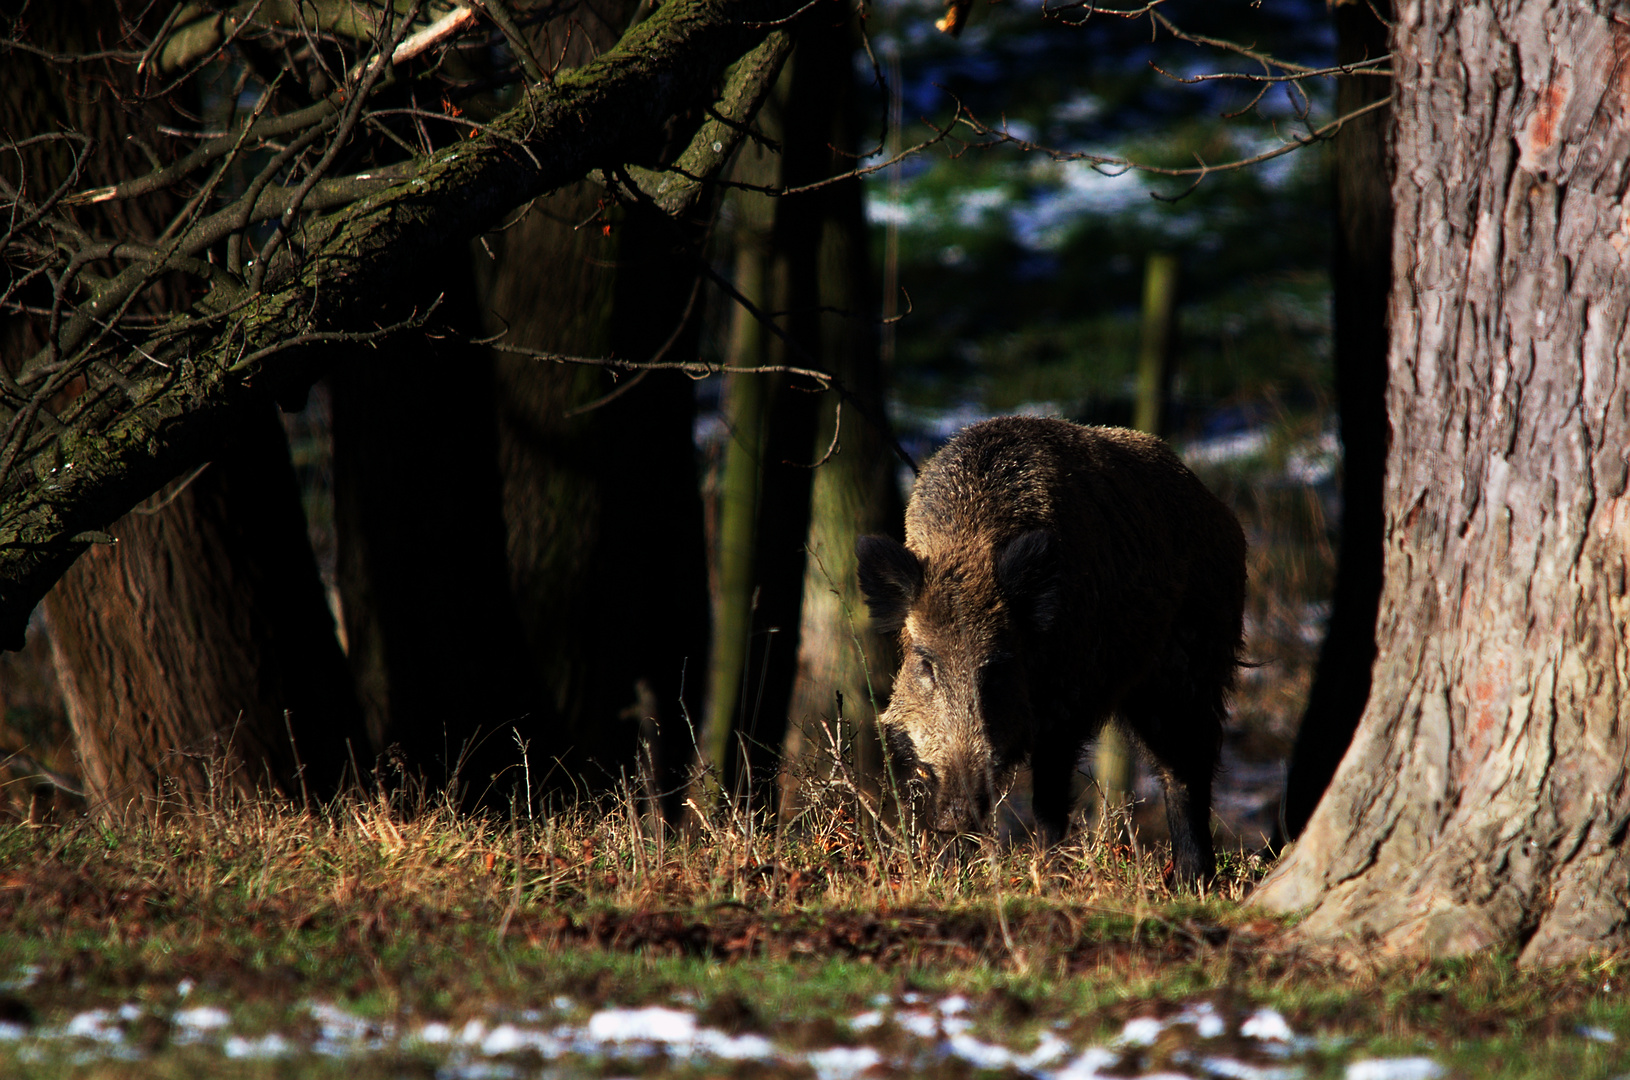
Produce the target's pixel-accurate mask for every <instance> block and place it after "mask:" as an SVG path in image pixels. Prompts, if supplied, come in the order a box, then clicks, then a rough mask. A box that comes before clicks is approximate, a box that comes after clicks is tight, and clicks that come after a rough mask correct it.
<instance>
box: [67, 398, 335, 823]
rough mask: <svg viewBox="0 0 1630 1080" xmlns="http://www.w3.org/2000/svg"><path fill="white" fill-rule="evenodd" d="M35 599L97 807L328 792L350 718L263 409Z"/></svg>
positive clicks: (283, 452) (312, 564)
mask: <svg viewBox="0 0 1630 1080" xmlns="http://www.w3.org/2000/svg"><path fill="white" fill-rule="evenodd" d="M111 531H112V533H113V535H114V536H115V537H117V538H118V542H117V543H115V544H99V545H97V546H96V547H95V548H93V549H92V550H91V551H89V552H87V553H86V554H85V555H84V556H83V557H81V558H80V560H79V561H78V562H77V563H75V564H74V566H73V568H72V569H71V570H70V571H69V572H68V574H67V575H66V576H65V577H64V578H63V579H62V581H61V582H60V583H58V585H57V587H56V588H55V589H53V590H52V591H51V593H50V595H49V596H47V597H46V601H45V610H46V617H47V619H48V621H49V626H50V636H51V644H52V649H53V652H54V654H55V657H56V668H57V677H58V679H59V680H60V682H61V684H62V689H63V696H64V699H65V701H66V704H67V709H68V719H69V722H70V723H71V724H72V726H73V729H74V735H75V740H76V742H77V745H78V752H79V758H80V764H81V767H82V769H83V771H84V781H85V785H86V789H87V792H88V794H89V795H90V797H91V799H92V801H93V803H97V804H101V805H102V807H103V808H104V809H108V810H118V809H119V808H121V807H123V806H125V805H127V804H129V803H131V802H140V801H142V800H144V799H148V798H159V799H163V800H165V801H176V802H191V801H197V800H202V799H205V798H208V797H211V796H213V795H216V794H219V793H222V792H223V791H225V790H228V789H230V790H234V791H239V792H249V791H253V790H256V789H260V788H264V787H266V786H271V787H273V788H274V789H276V790H281V791H283V792H285V793H288V794H292V795H301V794H303V793H304V794H310V795H312V796H315V797H325V796H327V795H330V794H332V793H333V792H334V791H336V790H337V789H338V787H339V785H340V782H341V780H342V779H343V777H344V774H345V772H346V770H347V769H348V768H349V767H350V764H351V761H352V760H353V758H354V757H365V756H366V746H365V745H363V740H364V735H363V729H362V723H361V717H360V715H359V713H358V711H357V707H356V701H355V698H354V697H353V695H352V690H351V682H350V676H349V674H348V673H347V672H346V670H345V658H344V656H343V655H342V654H341V652H340V648H339V643H338V641H337V640H336V639H335V637H334V621H333V617H332V615H330V613H329V610H328V603H327V600H326V599H325V597H324V595H323V589H322V584H321V581H320V579H319V578H318V576H317V564H316V560H315V559H314V558H313V557H312V554H311V547H310V544H309V542H308V540H307V538H306V529H305V522H304V517H303V516H302V513H301V509H300V492H299V490H298V487H297V486H296V483H295V478H294V471H293V468H292V467H291V466H290V464H289V456H288V448H287V444H286V442H285V440H284V435H283V429H282V426H281V425H280V424H279V423H278V420H277V417H276V416H275V415H274V414H273V413H272V412H271V410H270V408H269V407H268V408H267V409H264V410H262V411H261V412H259V413H258V414H256V415H255V418H254V423H253V426H252V427H251V428H250V429H249V430H247V431H245V432H244V433H243V435H242V438H241V440H240V443H239V445H238V446H237V447H236V448H235V449H234V450H233V451H232V452H231V453H228V454H225V455H222V456H221V457H220V458H218V459H217V460H216V461H215V462H213V463H211V464H210V465H209V466H208V467H207V468H205V469H204V471H203V472H201V473H199V474H197V475H196V477H195V478H193V479H192V481H191V482H190V483H185V482H183V483H181V484H177V485H174V486H173V487H172V489H171V491H170V493H169V494H167V495H162V496H159V497H156V498H155V499H154V500H151V501H150V505H147V506H143V507H138V508H137V509H136V510H135V511H133V512H131V513H130V514H129V515H127V516H126V517H125V518H124V519H123V520H121V521H120V522H118V523H117V524H115V525H114V527H113V528H112V530H111Z"/></svg>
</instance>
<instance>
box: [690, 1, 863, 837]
mask: <svg viewBox="0 0 1630 1080" xmlns="http://www.w3.org/2000/svg"><path fill="white" fill-rule="evenodd" d="M846 27H847V22H846V19H845V16H844V14H843V12H842V11H841V10H839V9H838V8H837V6H836V5H822V6H820V7H818V8H816V9H814V10H813V11H812V12H811V13H810V15H809V17H808V22H807V23H806V24H805V27H804V30H803V32H802V33H801V34H800V37H799V44H798V47H797V49H796V50H795V52H794V53H793V56H792V59H791V60H790V61H789V64H788V67H787V68H786V69H785V70H784V71H783V72H782V75H781V81H780V83H779V84H778V87H777V91H776V93H775V94H774V95H773V96H772V99H771V101H770V102H769V103H768V104H767V105H766V107H765V108H764V110H762V111H761V112H760V114H759V117H760V123H759V127H760V129H761V131H762V133H763V134H764V136H765V140H766V142H748V143H745V144H744V145H743V148H742V152H741V156H740V158H739V159H738V163H737V166H736V169H737V174H738V176H739V177H741V178H742V179H744V180H745V181H747V182H749V183H755V184H759V185H774V186H780V187H787V188H792V187H800V186H803V185H806V184H810V183H814V182H817V181H819V180H822V179H825V178H826V177H829V176H831V175H833V174H834V173H835V172H839V171H843V170H845V169H848V168H851V167H852V165H851V164H844V165H842V166H836V165H835V162H836V161H841V160H845V159H843V158H841V157H839V156H835V155H834V153H833V149H832V148H833V146H834V145H835V146H838V147H843V146H846V145H847V141H846V140H847V135H846V134H844V133H843V131H842V129H843V127H844V126H846V124H847V120H846V118H844V117H843V110H844V101H845V100H846V98H847V93H848V91H847V85H846V84H847V80H848V78H849V72H848V67H847V57H848V55H849V53H848V48H847V37H846V34H847V30H846ZM766 143H774V144H776V145H777V146H778V147H779V153H777V152H775V151H773V150H771V149H770V148H769V146H768V145H766ZM844 197H845V196H844V195H843V194H842V191H841V189H838V188H834V189H822V190H820V191H817V192H812V193H808V194H802V195H795V196H788V197H784V198H776V199H770V198H767V197H766V196H764V195H761V194H757V193H752V192H743V193H741V194H740V197H739V199H738V201H737V225H736V229H735V232H734V240H735V243H736V247H737V257H736V274H737V287H738V289H739V290H740V291H741V292H742V293H743V294H744V295H746V296H747V297H748V298H749V299H750V300H752V301H753V303H754V304H755V305H756V306H757V307H758V308H759V310H760V312H761V313H766V314H769V315H772V316H773V318H774V321H775V325H776V327H777V328H779V329H780V331H781V332H782V333H783V334H785V335H786V336H785V338H783V337H782V336H781V334H777V333H776V332H774V331H773V330H771V329H770V328H769V327H767V326H765V325H762V323H761V321H760V318H759V316H756V315H754V314H753V313H751V312H749V311H747V310H745V309H743V308H738V310H737V311H736V312H735V314H734V320H735V324H734V331H733V334H732V338H731V342H732V344H731V350H732V356H731V359H732V362H733V363H736V364H743V365H781V364H787V365H793V366H797V367H810V366H817V367H826V369H827V370H835V369H833V368H832V367H830V366H827V365H828V364H829V363H830V358H831V357H832V355H833V354H832V351H831V350H830V349H829V348H827V347H826V345H825V344H824V343H823V333H825V332H826V330H825V327H823V323H825V324H826V326H830V325H831V323H830V320H828V319H826V317H824V316H823V315H822V313H821V310H820V309H821V305H822V304H823V303H831V302H832V301H833V299H834V298H835V295H836V293H835V292H834V291H833V290H837V291H842V290H843V289H844V288H853V287H854V286H855V280H854V279H851V280H850V281H849V282H848V283H847V284H846V285H845V284H839V283H838V282H837V281H836V278H837V276H838V275H839V274H843V273H854V272H856V270H857V268H856V267H855V266H854V265H853V264H852V263H851V264H849V265H847V266H844V267H843V269H841V270H840V269H838V267H839V266H840V265H841V264H843V263H844V262H845V260H846V259H847V258H848V256H847V255H846V254H845V253H844V251H843V247H844V245H845V244H846V242H847V241H845V240H844V239H843V238H842V237H841V236H839V235H838V234H836V233H834V232H833V228H834V221H835V219H834V216H833V215H834V213H835V208H836V207H837V206H839V205H841V204H840V203H839V202H838V201H835V200H841V199H842V198H844ZM849 197H852V198H854V199H856V206H857V207H858V192H855V193H853V194H852V195H851V196H849ZM823 261H824V268H823ZM860 269H862V270H863V268H860ZM823 278H824V280H825V282H826V284H827V291H826V292H824V293H823ZM861 280H863V278H862V279H861ZM844 310H845V311H850V310H852V309H851V308H848V307H845V308H844ZM862 310H864V308H863V309H862ZM788 339H790V341H791V342H793V343H795V345H789V344H788ZM873 350H874V352H875V347H873ZM850 363H851V361H849V360H846V361H845V365H846V366H848V365H849V364H850ZM860 363H861V364H862V366H863V365H864V360H863V359H862V360H861V361H860ZM811 389H812V388H811V387H810V386H809V385H808V381H807V380H796V379H790V378H788V377H785V376H780V375H743V376H734V377H732V381H731V387H730V391H729V395H728V400H727V403H726V414H727V415H726V425H727V427H728V429H729V431H730V442H729V445H728V447H727V449H726V453H725V463H724V474H723V477H722V482H721V506H720V510H719V522H720V527H719V536H718V548H719V558H720V560H721V561H720V568H719V574H718V580H719V583H720V584H719V591H718V596H717V597H716V598H715V603H714V611H715V626H716V627H717V632H716V634H715V638H714V652H713V665H714V666H713V674H712V678H711V680H710V683H709V704H708V717H707V728H706V732H707V735H706V746H705V748H704V749H705V753H706V755H707V761H708V764H709V765H710V767H711V768H712V769H713V770H714V771H715V775H716V776H717V777H718V779H719V781H720V782H721V783H722V784H723V785H724V786H725V788H726V789H727V791H729V792H731V793H733V794H735V793H741V792H745V791H748V790H749V786H748V784H749V780H750V782H751V783H750V790H751V793H752V794H753V795H754V796H755V797H756V798H758V799H760V800H763V799H767V798H772V797H773V791H774V786H773V785H774V782H775V781H776V778H777V776H778V774H779V771H780V764H781V756H782V751H783V747H784V744H785V741H786V738H787V732H788V715H789V708H791V709H792V710H793V712H794V715H798V714H799V710H800V709H801V708H802V706H800V705H797V704H794V703H793V695H794V684H795V682H796V681H797V680H798V678H799V670H800V655H801V650H802V649H803V645H802V640H803V639H802V634H801V627H803V626H804V625H805V624H804V619H803V615H802V607H803V601H804V598H805V596H806V595H807V588H806V578H805V575H806V566H807V565H808V564H807V563H806V558H805V548H806V544H808V543H809V540H810V533H809V529H810V521H811V510H810V496H811V490H812V483H813V484H814V485H815V486H819V485H820V483H821V481H820V480H818V479H817V477H818V475H819V473H820V469H815V470H812V469H811V468H810V466H811V465H812V464H813V463H815V462H816V461H818V460H820V458H821V457H822V455H823V454H824V453H825V450H826V445H827V444H826V443H822V444H821V446H820V448H819V449H818V450H817V449H814V444H815V443H816V442H817V441H818V440H817V439H816V428H817V417H816V413H817V408H818V405H819V403H818V399H817V397H816V395H814V394H812V393H810V392H809V391H810V390H811ZM825 407H826V408H828V409H829V408H830V404H828V405H826V406H825ZM875 415H881V410H876V411H875ZM858 419H859V418H858V417H855V416H854V415H853V413H852V412H851V413H850V419H849V421H846V422H847V423H853V422H855V421H858ZM829 441H830V429H828V442H829ZM824 467H825V466H822V468H824ZM810 572H813V573H819V572H820V571H819V570H813V571H810ZM806 628H807V627H806ZM824 629H830V627H825V628H823V630H824ZM817 696H822V697H823V698H824V695H820V694H818V695H817ZM821 708H822V709H823V710H825V711H827V712H828V713H829V712H830V706H826V705H824V704H823V705H822V706H821ZM744 750H745V753H743V751H744ZM762 804H763V803H762V801H761V803H760V805H762Z"/></svg>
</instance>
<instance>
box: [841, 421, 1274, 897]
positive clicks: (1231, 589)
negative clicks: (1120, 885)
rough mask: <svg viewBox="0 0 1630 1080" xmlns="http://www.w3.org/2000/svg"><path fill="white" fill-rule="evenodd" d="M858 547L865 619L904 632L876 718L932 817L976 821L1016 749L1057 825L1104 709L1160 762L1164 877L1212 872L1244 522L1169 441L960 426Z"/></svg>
mask: <svg viewBox="0 0 1630 1080" xmlns="http://www.w3.org/2000/svg"><path fill="white" fill-rule="evenodd" d="M858 553H859V555H860V575H861V584H862V587H863V589H864V590H865V592H866V594H867V600H868V603H869V604H870V606H871V609H872V613H873V620H874V625H875V626H876V627H877V628H878V629H880V630H890V629H893V628H899V629H900V631H901V645H902V653H903V655H904V658H905V660H904V663H903V665H902V667H901V670H900V673H899V675H898V676H897V678H896V680H895V684H894V693H893V697H892V700H891V702H890V705H889V708H888V710H887V711H886V713H885V714H884V716H883V717H882V722H883V724H884V725H885V728H886V729H889V731H890V733H891V735H892V738H891V742H892V743H893V744H894V745H897V746H900V745H905V746H908V747H909V751H910V754H911V756H913V757H914V758H915V761H914V762H911V763H910V764H911V765H912V766H914V771H915V775H916V776H917V777H918V779H919V780H920V781H921V782H922V783H923V784H924V785H926V787H927V789H928V791H929V797H928V807H929V818H928V820H929V823H930V824H931V825H933V826H934V827H935V828H937V829H942V830H964V829H970V828H978V827H981V826H982V825H983V823H984V822H985V819H986V816H987V815H988V813H989V811H990V808H991V806H992V804H993V803H994V801H995V798H996V794H997V792H998V791H999V790H1001V788H1002V787H1003V786H1004V785H1005V784H1006V782H1007V779H1008V778H1009V777H1010V776H1011V774H1012V772H1013V770H1014V769H1015V768H1016V767H1017V766H1018V765H1019V764H1021V763H1022V762H1024V761H1025V760H1027V759H1028V760H1029V761H1030V763H1031V767H1032V772H1033V775H1034V778H1035V800H1034V803H1035V810H1036V815H1037V817H1038V819H1039V820H1040V821H1041V823H1042V824H1043V826H1044V827H1046V828H1047V829H1048V831H1049V832H1050V833H1051V834H1052V835H1053V836H1054V837H1055V838H1056V837H1057V836H1060V835H1062V833H1063V831H1064V828H1065V827H1066V825H1067V823H1068V819H1069V813H1070V809H1071V808H1070V805H1069V803H1070V799H1069V792H1070V776H1071V774H1072V773H1073V771H1074V768H1075V764H1076V762H1077V760H1078V759H1079V757H1080V753H1081V750H1082V748H1083V746H1084V745H1085V744H1086V742H1087V741H1088V740H1089V739H1091V738H1092V737H1093V736H1094V735H1096V734H1097V732H1098V730H1099V729H1100V728H1101V727H1102V725H1103V724H1104V722H1105V721H1106V720H1107V719H1108V718H1109V717H1110V716H1111V715H1114V716H1116V717H1117V718H1118V719H1119V720H1120V722H1121V723H1122V724H1123V725H1124V726H1125V727H1126V728H1127V729H1128V730H1129V731H1131V732H1132V733H1133V734H1135V735H1136V736H1137V737H1138V738H1139V740H1140V741H1141V742H1142V743H1143V745H1144V746H1145V747H1146V748H1147V749H1148V751H1149V752H1150V754H1151V756H1152V757H1153V758H1154V760H1155V763H1156V765H1157V766H1158V768H1159V770H1160V775H1161V779H1162V781H1163V783H1164V785H1165V790H1166V804H1167V816H1168V820H1169V822H1170V824H1171V832H1172V837H1173V859H1174V863H1175V866H1176V871H1177V874H1178V877H1179V878H1180V879H1181V880H1184V881H1194V880H1197V879H1200V878H1203V877H1208V876H1210V874H1211V873H1212V872H1213V869H1214V866H1215V861H1214V857H1213V854H1212V845H1211V835H1210V814H1211V782H1212V776H1213V774H1214V773H1215V771H1216V767H1217V757H1218V753H1219V750H1220V746H1221V742H1222V723H1223V718H1224V715H1225V712H1226V696H1227V694H1228V691H1229V690H1230V689H1231V688H1232V686H1233V682H1234V673H1235V669H1236V667H1237V665H1238V654H1239V650H1240V640H1241V621H1242V611H1243V607H1244V598H1245V538H1244V534H1243V533H1242V532H1241V531H1240V527H1239V523H1238V521H1236V520H1235V518H1234V516H1233V514H1232V512H1231V511H1229V509H1228V508H1227V507H1226V506H1224V505H1223V504H1222V503H1221V502H1220V501H1218V500H1217V499H1216V497H1215V496H1213V495H1212V494H1211V493H1210V492H1209V491H1207V490H1206V489H1205V486H1204V485H1203V484H1201V483H1200V481H1199V480H1198V479H1196V478H1195V476H1194V474H1193V473H1191V472H1189V470H1188V469H1187V468H1185V467H1184V466H1183V464H1182V462H1180V461H1179V460H1178V459H1177V456H1176V455H1175V454H1173V453H1172V451H1171V450H1170V448H1168V447H1167V446H1166V444H1165V443H1163V442H1161V441H1160V440H1159V439H1156V438H1154V437H1152V436H1149V435H1143V434H1140V433H1138V432H1133V431H1126V430H1122V429H1119V428H1091V427H1082V426H1080V425H1077V424H1072V423H1069V422H1067V421H1063V420H1047V419H1040V418H1034V417H1004V418H1001V419H997V420H990V421H986V422H984V423H981V424H975V425H974V426H972V427H970V428H968V429H966V430H965V431H963V432H961V433H960V434H958V435H957V436H956V438H954V439H953V440H952V441H951V442H950V443H949V444H948V445H947V446H946V447H945V448H944V449H943V450H941V451H940V453H939V454H938V455H936V456H935V457H934V459H933V460H932V461H930V462H929V463H928V465H927V466H926V467H925V468H924V469H923V472H922V475H921V477H920V478H919V479H918V481H917V487H916V490H915V491H914V492H913V494H912V498H911V504H910V507H909V508H908V509H907V511H906V545H905V546H904V547H901V546H900V545H898V544H896V543H894V542H893V541H890V540H887V539H885V538H881V537H868V538H865V539H864V540H863V541H862V542H861V544H860V545H859V548H858ZM902 735H903V736H904V738H903V739H902V738H901V737H900V736H902Z"/></svg>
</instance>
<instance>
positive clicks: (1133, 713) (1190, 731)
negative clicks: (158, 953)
mask: <svg viewBox="0 0 1630 1080" xmlns="http://www.w3.org/2000/svg"><path fill="white" fill-rule="evenodd" d="M1183 689H1190V688H1186V687H1183V686H1182V684H1181V683H1179V684H1178V685H1177V686H1175V687H1174V686H1171V685H1170V684H1168V685H1167V686H1166V687H1163V688H1162V690H1164V692H1161V691H1159V690H1153V689H1150V690H1148V691H1147V692H1146V694H1144V695H1138V696H1137V697H1136V698H1135V699H1134V700H1132V701H1128V702H1125V703H1123V705H1122V715H1123V718H1124V719H1125V721H1126V724H1127V726H1128V727H1130V728H1131V729H1132V730H1133V731H1134V732H1136V733H1137V735H1138V738H1139V739H1140V740H1142V742H1143V745H1144V746H1145V747H1147V748H1148V750H1149V753H1150V756H1152V757H1153V758H1154V759H1155V764H1156V765H1157V766H1158V767H1159V772H1160V780H1161V784H1162V786H1163V787H1164V788H1165V792H1166V824H1167V827H1168V828H1169V829H1170V830H1171V835H1172V866H1173V870H1174V871H1175V874H1176V877H1177V881H1178V884H1180V885H1193V884H1195V883H1197V882H1200V881H1204V880H1206V879H1208V878H1210V877H1211V876H1212V875H1213V874H1215V873H1216V871H1217V860H1216V856H1215V855H1214V854H1213V853H1212V847H1211V780H1212V777H1214V776H1215V775H1216V773H1217V758H1218V756H1219V754H1220V753H1221V751H1222V720H1223V716H1224V715H1225V711H1224V710H1225V706H1224V704H1223V700H1222V698H1223V695H1222V691H1221V690H1220V689H1219V690H1217V691H1216V692H1215V693H1214V694H1211V695H1206V694H1195V693H1193V692H1192V690H1191V692H1190V693H1183V692H1182V690H1183ZM1174 690H1177V691H1178V692H1177V693H1173V692H1172V691H1174Z"/></svg>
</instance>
